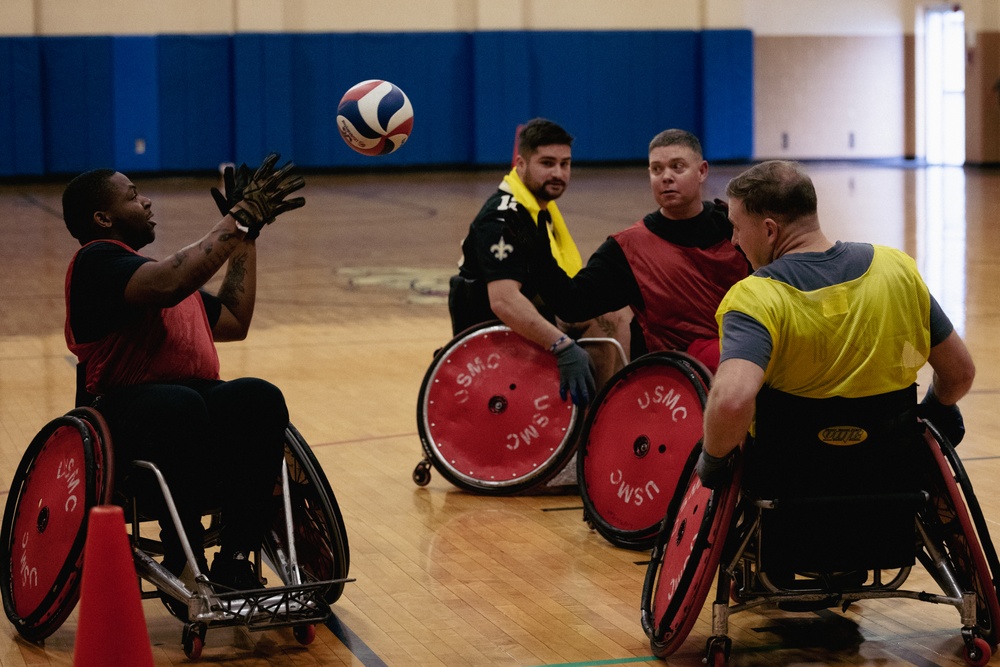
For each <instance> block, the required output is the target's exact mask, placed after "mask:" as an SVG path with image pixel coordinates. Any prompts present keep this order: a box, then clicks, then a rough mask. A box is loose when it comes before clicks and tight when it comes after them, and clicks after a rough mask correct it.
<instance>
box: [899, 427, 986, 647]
mask: <svg viewBox="0 0 1000 667" xmlns="http://www.w3.org/2000/svg"><path fill="white" fill-rule="evenodd" d="M924 439H925V442H926V443H927V449H928V451H929V453H930V458H931V460H932V464H931V466H930V467H931V471H932V472H931V474H929V475H928V480H927V491H928V492H929V493H930V496H931V499H930V504H929V506H930V508H931V511H932V512H933V516H929V517H927V519H928V520H927V521H925V522H924V524H925V525H927V526H932V527H933V528H934V529H933V530H932V531H931V532H932V534H931V537H932V538H936V539H937V540H940V541H941V542H942V543H944V544H945V545H946V546H947V548H948V555H949V557H950V559H951V562H952V566H953V569H954V570H955V575H956V577H957V579H958V584H959V586H960V587H961V588H962V589H963V590H966V591H972V592H974V593H975V594H976V628H977V630H978V631H979V634H980V636H981V637H982V638H983V639H985V640H986V641H987V642H988V643H989V645H990V646H996V645H997V641H998V639H1000V636H998V631H997V623H998V621H1000V603H998V600H997V589H996V586H995V584H994V580H993V576H992V575H991V572H990V566H989V563H988V559H987V555H986V553H985V552H984V550H983V545H982V544H981V543H980V538H979V537H977V531H976V524H980V523H981V524H982V525H983V527H984V529H985V522H984V521H973V518H972V517H970V515H969V511H968V510H967V509H966V503H965V499H963V497H962V489H961V488H959V484H958V483H957V482H956V479H958V480H959V481H962V480H964V482H965V484H966V485H968V488H969V490H970V493H971V485H969V484H968V477H967V476H965V471H964V469H963V468H962V467H961V463H960V462H959V460H958V458H957V457H956V456H952V457H950V458H951V461H952V462H951V464H949V460H948V459H947V458H946V455H945V449H948V448H950V449H951V451H952V454H954V448H952V447H951V444H950V443H948V444H945V443H946V441H944V440H943V439H941V438H940V437H939V434H938V433H937V431H936V430H934V429H932V428H928V430H927V431H926V432H925V435H924ZM952 465H955V466H957V469H956V471H953V470H952ZM955 472H959V473H961V474H960V475H958V476H957V477H956V474H955ZM972 497H973V499H974V498H975V496H974V495H973V496H972ZM975 507H976V508H978V503H976V505H975ZM982 538H983V539H984V540H988V539H989V533H988V532H986V533H985V534H984V535H983V536H982ZM992 548H993V546H992V543H991V544H990V549H991V550H992ZM991 553H995V552H992V551H991ZM918 555H920V554H918ZM925 558H926V557H925ZM925 558H922V559H921V560H922V561H924V560H925ZM928 571H929V572H931V574H932V575H933V573H934V571H935V570H934V569H933V568H931V567H928Z"/></svg>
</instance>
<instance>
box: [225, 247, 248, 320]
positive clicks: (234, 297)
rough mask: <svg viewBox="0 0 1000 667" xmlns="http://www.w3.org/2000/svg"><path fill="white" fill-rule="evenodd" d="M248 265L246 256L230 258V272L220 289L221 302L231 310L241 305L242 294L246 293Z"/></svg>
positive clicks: (227, 273)
mask: <svg viewBox="0 0 1000 667" xmlns="http://www.w3.org/2000/svg"><path fill="white" fill-rule="evenodd" d="M246 263H247V256H246V255H240V256H238V257H232V258H230V260H229V270H228V271H226V277H225V278H224V279H223V281H222V287H220V288H219V300H220V301H222V303H224V304H225V305H226V307H227V308H229V309H230V310H232V309H233V308H235V307H236V306H238V305H239V302H240V294H241V293H243V292H244V291H245V285H244V281H245V279H246V275H247V269H246Z"/></svg>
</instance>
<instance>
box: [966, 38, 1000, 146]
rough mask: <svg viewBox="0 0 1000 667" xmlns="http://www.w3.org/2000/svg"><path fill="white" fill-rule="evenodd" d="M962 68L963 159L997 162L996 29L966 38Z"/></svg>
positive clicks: (999, 43)
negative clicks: (971, 39)
mask: <svg viewBox="0 0 1000 667" xmlns="http://www.w3.org/2000/svg"><path fill="white" fill-rule="evenodd" d="M967 55H968V57H967V58H966V65H965V66H966V69H965V161H966V162H967V163H970V164H984V163H996V162H1000V101H998V94H997V90H996V89H995V88H994V86H996V84H997V83H998V81H1000V32H980V33H977V34H976V35H975V40H974V42H972V41H970V44H969V46H968V51H967Z"/></svg>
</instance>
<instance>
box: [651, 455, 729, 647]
mask: <svg viewBox="0 0 1000 667" xmlns="http://www.w3.org/2000/svg"><path fill="white" fill-rule="evenodd" d="M700 453H701V448H700V447H697V448H695V451H693V452H692V453H691V457H690V458H689V459H688V462H687V465H686V466H685V470H684V475H683V476H682V479H685V480H686V483H684V484H680V485H678V487H677V491H676V493H675V494H674V496H673V498H671V500H670V506H669V509H668V510H667V515H666V518H665V519H664V520H663V527H662V529H661V531H660V533H659V535H657V538H656V545H655V546H654V548H653V551H652V554H651V556H650V562H649V567H648V569H647V570H646V579H645V582H644V583H643V588H642V626H643V630H644V631H645V633H646V636H647V637H649V640H650V641H649V644H650V648H651V649H652V650H653V653H655V654H656V655H657V656H658V657H661V658H662V657H665V656H668V655H670V654H672V653H673V652H674V651H676V650H677V649H678V648H679V647H680V645H681V644H682V643H683V642H684V640H685V639H686V638H687V636H688V634H689V633H690V632H691V628H692V627H693V626H694V623H695V621H696V620H697V619H698V613H699V612H700V611H701V608H702V606H703V605H704V604H705V599H706V598H707V597H708V591H709V589H710V588H711V586H712V582H713V581H714V580H715V574H716V572H715V571H716V568H717V567H718V565H719V559H720V558H721V556H722V550H723V547H724V546H725V542H726V535H727V533H728V531H729V524H730V523H731V521H732V518H733V510H734V508H735V506H736V500H737V498H738V496H739V488H740V471H741V469H742V466H741V460H740V459H737V461H736V465H735V466H734V474H733V476H732V479H731V480H730V482H729V484H728V485H726V486H723V487H720V488H719V489H716V490H715V491H712V490H709V489H706V488H705V487H703V486H702V485H701V481H700V480H699V479H698V475H697V474H696V473H695V471H694V467H695V463H696V462H697V460H698V455H699V454H700Z"/></svg>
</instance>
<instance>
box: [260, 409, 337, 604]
mask: <svg viewBox="0 0 1000 667" xmlns="http://www.w3.org/2000/svg"><path fill="white" fill-rule="evenodd" d="M285 462H286V463H287V464H288V482H289V487H290V488H289V491H290V493H291V505H292V524H293V526H294V531H293V535H294V539H295V552H296V556H297V560H298V563H299V570H300V573H301V574H302V579H303V580H304V581H331V580H334V579H345V578H347V573H348V571H349V570H350V566H351V562H350V559H351V551H350V546H349V545H348V542H347V529H346V528H345V526H344V518H343V516H342V515H341V512H340V506H339V505H338V504H337V499H336V497H335V496H334V495H333V490H332V489H331V488H330V483H329V482H328V481H327V479H326V475H325V474H324V473H323V469H322V468H321V467H320V465H319V462H318V461H317V460H316V457H315V456H313V453H312V450H311V449H310V448H309V445H308V444H307V443H306V441H305V439H304V438H303V437H302V435H301V434H300V433H299V432H298V431H297V430H296V429H295V427H294V426H292V425H291V424H289V426H288V429H287V430H286V431H285ZM274 501H275V503H276V505H277V507H276V508H275V511H274V517H275V518H274V523H273V525H272V527H271V530H270V531H268V533H267V534H266V535H265V537H264V544H263V552H264V557H265V558H267V559H268V560H269V561H270V565H271V567H272V569H274V570H275V572H277V573H278V576H279V577H281V580H282V582H284V583H285V584H290V583H292V581H293V578H292V573H291V571H290V550H289V545H288V539H287V537H286V536H287V534H288V533H287V530H286V528H285V513H284V508H283V506H282V499H281V497H280V496H275V499H274ZM343 592H344V584H343V583H340V584H334V585H333V586H331V588H330V590H329V591H328V592H327V594H326V601H327V602H328V603H330V604H333V603H334V602H336V601H337V600H338V599H339V598H340V596H341V594H342V593H343Z"/></svg>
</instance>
